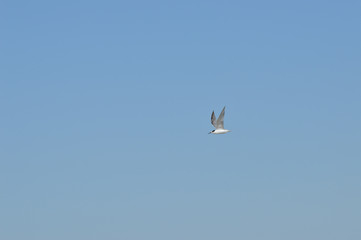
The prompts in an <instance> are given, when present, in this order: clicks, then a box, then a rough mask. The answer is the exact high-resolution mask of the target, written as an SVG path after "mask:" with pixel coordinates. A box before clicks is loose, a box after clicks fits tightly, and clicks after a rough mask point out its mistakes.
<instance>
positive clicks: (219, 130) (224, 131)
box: [211, 129, 231, 134]
mask: <svg viewBox="0 0 361 240" xmlns="http://www.w3.org/2000/svg"><path fill="white" fill-rule="evenodd" d="M230 131H231V130H227V129H216V130H214V132H211V133H213V134H225V133H228V132H230Z"/></svg>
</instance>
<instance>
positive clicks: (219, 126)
mask: <svg viewBox="0 0 361 240" xmlns="http://www.w3.org/2000/svg"><path fill="white" fill-rule="evenodd" d="M225 110H226V107H224V108H223V110H222V112H221V114H219V117H218V119H217V126H216V129H224V123H223V119H224V113H225Z"/></svg>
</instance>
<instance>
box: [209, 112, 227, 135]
mask: <svg viewBox="0 0 361 240" xmlns="http://www.w3.org/2000/svg"><path fill="white" fill-rule="evenodd" d="M225 109H226V107H224V108H223V110H222V112H221V114H219V116H218V119H216V116H215V115H214V111H213V112H212V115H211V123H212V125H213V126H214V127H215V128H216V129H215V130H213V131H211V132H209V133H208V134H210V133H213V134H224V133H228V132H230V130H227V129H224V124H223V119H224V111H225Z"/></svg>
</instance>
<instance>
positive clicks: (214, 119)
mask: <svg viewBox="0 0 361 240" xmlns="http://www.w3.org/2000/svg"><path fill="white" fill-rule="evenodd" d="M211 123H212V125H213V126H214V127H215V128H217V119H216V116H215V115H214V111H213V112H212V116H211Z"/></svg>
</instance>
